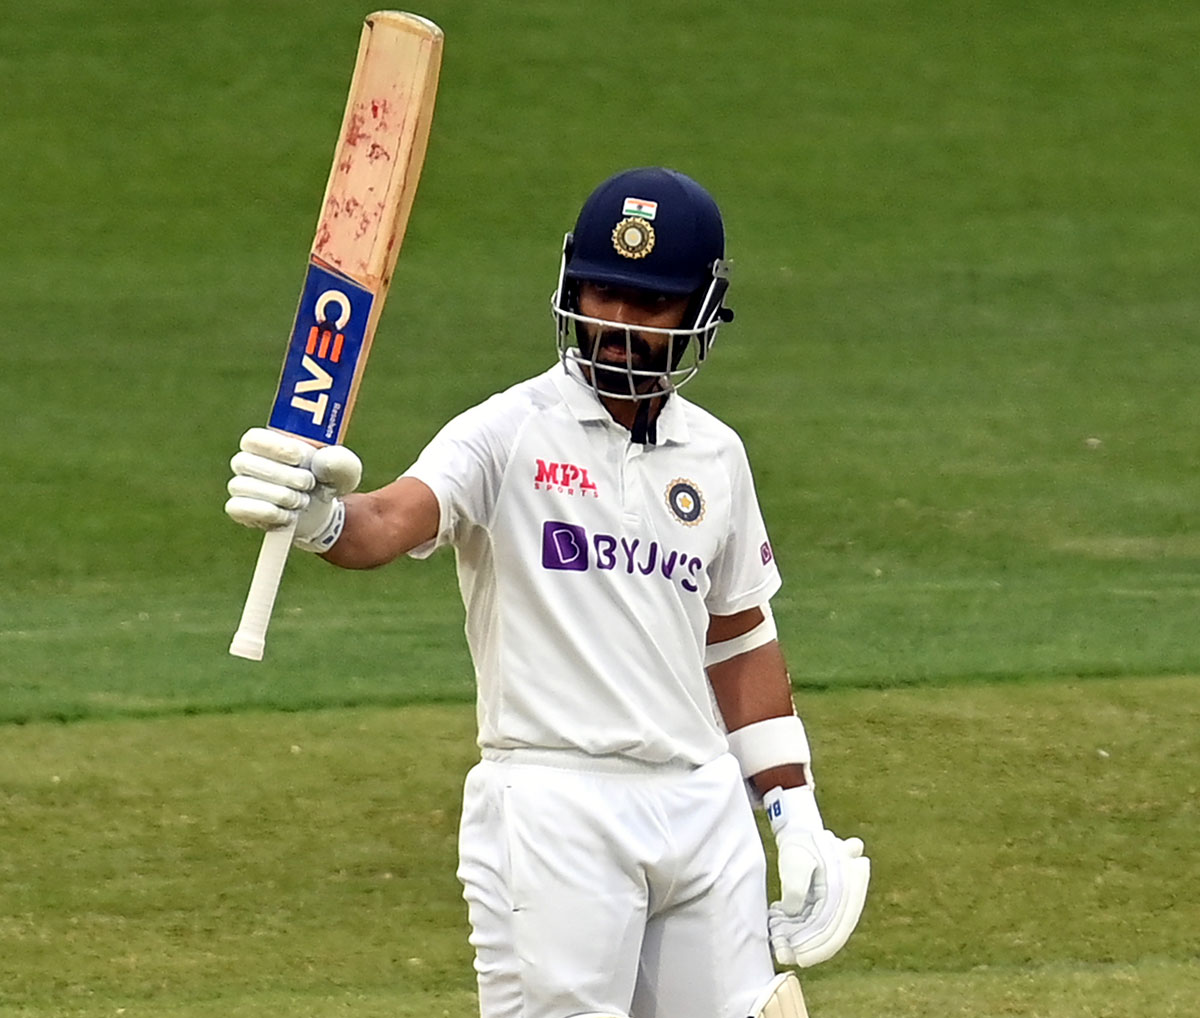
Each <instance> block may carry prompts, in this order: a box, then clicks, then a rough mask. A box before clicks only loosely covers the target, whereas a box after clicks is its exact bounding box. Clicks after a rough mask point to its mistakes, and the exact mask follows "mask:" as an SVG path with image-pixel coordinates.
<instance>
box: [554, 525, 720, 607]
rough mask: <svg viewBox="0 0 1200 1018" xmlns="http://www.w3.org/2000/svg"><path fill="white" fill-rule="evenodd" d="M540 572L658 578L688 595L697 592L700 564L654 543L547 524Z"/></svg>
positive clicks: (695, 559) (700, 562) (681, 553)
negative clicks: (679, 588) (553, 570)
mask: <svg viewBox="0 0 1200 1018" xmlns="http://www.w3.org/2000/svg"><path fill="white" fill-rule="evenodd" d="M542 568H543V569H557V570H566V571H568V572H576V573H583V572H587V571H588V570H589V569H592V568H594V569H597V570H599V571H601V572H609V571H612V572H620V573H625V574H626V575H628V576H660V577H662V578H663V579H665V580H673V581H674V582H676V583H678V584H679V585H680V586H681V587H682V588H683V589H684V590H686V591H688V592H689V593H692V594H694V593H696V592H697V591H698V590H699V589H700V586H699V583H698V582H697V580H698V578H699V577H701V576H703V572H704V562H703V560H702V559H700V558H699V557H698V556H696V555H689V554H686V553H684V552H679V551H669V550H668V549H666V548H663V547H661V546H660V545H659V543H658V542H657V541H649V542H647V543H643V542H642V540H641V538H638V537H635V538H632V539H630V538H627V537H614V536H613V535H612V534H590V535H589V534H588V532H587V531H586V530H585V529H584V528H583V527H580V526H577V525H576V524H574V523H562V522H560V521H558V520H547V521H546V522H545V523H543V524H542Z"/></svg>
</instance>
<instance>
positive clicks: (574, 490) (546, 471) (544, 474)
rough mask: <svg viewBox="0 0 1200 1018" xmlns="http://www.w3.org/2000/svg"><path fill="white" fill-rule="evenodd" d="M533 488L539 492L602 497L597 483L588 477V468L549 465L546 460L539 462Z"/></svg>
mask: <svg viewBox="0 0 1200 1018" xmlns="http://www.w3.org/2000/svg"><path fill="white" fill-rule="evenodd" d="M533 486H534V488H536V489H537V490H538V491H558V492H562V493H564V494H567V495H582V496H584V497H587V496H591V497H592V498H599V497H600V493H599V492H598V491H597V490H596V484H595V482H594V481H592V480H591V479H590V478H589V477H588V472H587V467H577V466H576V465H575V464H574V463H548V462H546V460H538V461H537V472H536V473H535V474H534V475H533Z"/></svg>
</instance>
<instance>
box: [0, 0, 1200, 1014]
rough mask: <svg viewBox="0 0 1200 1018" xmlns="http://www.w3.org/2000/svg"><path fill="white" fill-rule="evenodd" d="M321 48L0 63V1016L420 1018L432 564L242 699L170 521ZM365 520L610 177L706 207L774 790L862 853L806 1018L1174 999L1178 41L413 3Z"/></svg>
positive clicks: (313, 25)
mask: <svg viewBox="0 0 1200 1018" xmlns="http://www.w3.org/2000/svg"><path fill="white" fill-rule="evenodd" d="M365 13H366V8H359V7H355V6H353V5H350V4H347V3H345V2H343V0H336V2H330V3H324V4H319V5H295V4H284V3H280V2H276V0H270V2H237V3H235V2H232V0H193V2H191V3H184V4H179V5H174V6H164V5H162V4H159V3H152V2H149V0H113V2H111V3H107V4H100V5H97V4H85V3H82V2H80V0H46V2H43V3H40V4H38V5H35V6H34V7H31V8H29V9H27V10H25V11H24V12H23V13H22V15H21V17H20V18H19V19H18V18H10V19H6V20H4V22H3V23H2V24H0V90H2V92H3V94H4V96H5V98H6V102H5V107H4V117H3V119H2V120H0V132H2V136H3V138H4V140H5V153H6V158H5V160H3V161H0V229H2V231H3V236H4V238H5V241H6V244H5V247H6V251H7V257H6V258H5V259H4V278H5V281H6V286H7V292H8V295H9V300H8V305H7V306H8V309H9V315H8V317H7V321H8V323H9V329H10V333H11V335H10V338H9V342H8V343H7V344H6V350H7V351H8V353H7V356H6V357H5V359H4V370H3V371H0V400H2V401H3V404H4V406H5V408H6V410H7V413H6V414H5V419H6V428H5V435H4V438H3V441H2V444H0V463H3V465H4V467H5V470H4V476H5V478H6V480H7V489H6V491H5V492H4V497H3V498H0V534H3V535H4V537H5V540H4V541H3V542H0V574H2V575H3V577H4V579H5V581H6V582H5V583H4V589H3V592H2V593H0V807H2V808H0V1014H3V1015H9V1014H11V1015H14V1016H21V1018H50V1016H59V1015H64V1016H74V1015H78V1016H82V1015H88V1016H92V1015H95V1016H101V1015H114V1014H119V1013H120V1014H125V1015H130V1016H133V1015H155V1016H168V1018H200V1016H208V1015H214V1016H215V1015H218V1014H219V1015H221V1016H223V1018H241V1016H250V1015H254V1016H255V1018H266V1016H274V1015H278V1016H281V1018H282V1016H284V1015H287V1016H289V1018H291V1016H303V1015H313V1016H315V1015H329V1014H338V1015H347V1016H354V1018H362V1016H382V1015H385V1014H386V1015H400V1016H406V1015H418V1014H420V1015H428V1014H430V1013H432V1014H434V1015H435V1016H436V1015H445V1016H447V1018H459V1016H466V1015H469V1014H471V1013H472V1012H473V1010H474V1001H473V998H472V993H471V982H472V980H471V974H470V965H469V955H468V953H467V949H466V944H465V923H464V917H463V914H462V908H461V903H460V902H459V900H458V897H457V894H458V891H457V885H456V884H455V882H454V879H453V866H454V860H453V855H454V846H453V834H454V824H455V821H456V813H457V805H458V795H459V786H460V784H461V778H462V774H463V772H464V771H465V769H466V767H467V766H469V763H470V761H471V759H472V758H473V748H472V743H471V710H470V706H469V701H470V696H471V681H470V669H469V662H468V660H467V658H466V654H465V650H464V647H463V641H462V636H461V625H462V614H461V608H460V606H459V604H458V600H457V594H456V591H455V588H454V581H453V569H452V563H451V562H450V561H449V560H448V559H447V558H444V557H441V558H436V559H435V560H434V561H432V562H430V563H421V564H417V563H401V564H397V565H396V566H393V567H389V568H388V569H386V570H383V571H380V572H376V573H371V574H366V575H357V574H345V573H337V572H335V571H334V570H331V569H329V568H328V567H327V566H325V565H324V564H323V563H320V562H317V561H313V560H311V559H306V558H304V557H302V556H299V555H296V556H293V562H292V563H291V564H290V565H289V570H288V575H287V577H286V579H285V583H284V588H283V591H282V593H281V596H280V607H279V610H278V614H277V617H276V620H275V622H274V623H273V626H272V633H271V641H270V643H269V647H268V658H267V660H266V661H264V662H263V663H262V664H260V665H250V664H247V663H246V662H241V661H235V660H233V659H231V658H229V657H228V656H227V655H226V653H225V648H226V646H227V644H228V639H229V636H230V634H231V632H232V629H233V627H234V625H235V623H236V619H237V614H238V611H239V609H240V604H241V600H242V597H243V595H244V592H245V587H246V584H247V583H248V580H249V574H250V569H251V566H252V562H253V557H254V553H255V548H256V540H255V539H254V537H253V536H252V535H249V534H245V533H242V532H240V531H237V530H236V528H234V527H233V526H232V525H231V524H229V523H228V521H227V520H226V519H225V517H224V516H223V514H222V513H221V511H220V504H221V502H222V500H223V486H224V483H225V480H226V472H227V471H226V464H227V460H228V457H229V455H230V454H231V452H232V451H233V449H234V447H235V445H236V441H237V437H238V436H239V435H240V434H241V432H242V431H243V430H244V429H245V428H246V427H247V426H248V425H250V424H255V423H261V422H262V421H263V420H264V419H265V416H266V412H267V409H268V401H269V398H270V395H271V391H272V386H273V384H274V381H275V378H276V375H277V370H278V363H279V359H280V357H281V356H282V350H283V344H284V340H285V336H286V333H287V329H288V326H289V324H290V320H291V315H292V312H293V310H294V306H295V300H296V294H297V291H298V288H299V285H300V281H301V275H302V271H303V264H304V257H305V253H306V251H307V249H308V245H309V242H310V240H311V235H312V230H313V224H314V221H315V215H316V204H317V201H318V199H319V196H320V193H321V188H322V186H323V183H324V179H325V175H326V173H327V170H328V164H329V156H330V153H331V150H332V146H333V138H334V133H335V131H336V126H337V123H338V120H339V117H340V112H341V106H342V103H343V102H344V98H345V88H346V83H347V77H348V74H349V67H350V61H351V59H352V55H353V49H354V41H355V39H356V36H357V31H358V24H359V22H360V20H361V17H362V15H363V14H365ZM421 13H424V14H426V15H427V16H429V17H432V18H433V19H434V20H436V21H438V22H439V23H440V24H441V25H442V26H443V28H444V29H445V30H446V33H447V48H446V58H445V66H444V69H443V86H442V91H441V94H440V96H439V105H438V110H437V114H436V119H435V125H434V132H433V137H432V140H431V144H430V150H429V159H428V162H427V165H426V171H425V176H424V178H423V181H422V185H421V192H420V195H419V197H418V199H417V204H416V208H415V212H414V216H413V220H412V223H411V226H410V229H409V235H408V239H407V241H406V245H405V249H404V252H403V254H402V256H401V261H400V269H399V272H398V275H397V279H396V283H395V286H394V289H393V296H392V297H391V299H390V301H389V307H388V311H387V313H386V314H385V317H384V321H383V326H382V331H381V334H380V337H379V339H378V342H377V345H376V347H375V351H374V353H373V354H372V364H371V370H370V372H368V374H367V377H366V381H365V383H364V386H363V390H362V393H361V397H360V400H359V404H358V408H357V410H356V416H355V420H354V423H353V425H352V427H351V429H350V433H349V442H350V444H351V445H353V446H354V447H355V448H356V450H357V451H358V452H360V454H361V455H362V456H363V458H364V460H365V463H366V471H367V476H366V483H367V484H368V485H377V484H380V483H383V482H385V481H386V480H388V479H390V478H391V477H392V476H394V475H395V474H396V473H399V472H400V471H401V470H402V469H404V467H406V466H407V465H408V463H409V462H410V461H411V460H412V458H413V457H414V456H415V454H416V452H417V451H418V450H419V449H420V448H421V446H422V445H423V443H424V442H425V441H426V440H427V439H428V438H429V437H430V436H431V434H432V433H433V432H434V431H435V430H436V429H437V427H439V426H440V424H441V423H442V422H443V421H444V420H445V419H447V418H448V417H449V416H450V415H452V414H453V413H455V412H456V411H458V410H460V409H462V408H464V407H466V406H467V405H469V404H471V403H472V402H474V401H476V400H477V399H479V398H481V397H483V396H485V395H487V394H488V393H490V392H492V391H494V390H495V389H496V388H498V387H501V386H503V385H506V384H508V382H510V381H515V380H517V379H518V378H521V377H523V376H525V375H527V374H529V373H532V372H534V371H536V370H539V369H540V368H541V367H543V366H544V365H545V364H546V363H548V361H549V359H550V357H551V356H552V350H553V347H552V342H553V341H552V335H551V325H550V320H549V314H548V311H547V304H546V302H547V298H548V296H549V293H550V290H551V289H552V287H553V283H554V277H555V273H556V271H557V264H558V245H559V242H560V240H561V235H562V233H563V232H564V230H565V229H567V228H568V227H569V225H570V223H571V220H572V218H573V215H574V213H575V211H576V208H577V206H578V204H579V202H580V201H581V200H582V198H583V197H584V196H585V195H586V193H587V191H588V190H589V189H590V188H591V186H592V185H593V184H594V183H595V182H596V181H598V180H599V179H601V178H602V177H603V176H605V175H607V174H608V173H610V172H612V171H613V170H615V169H617V168H619V167H622V166H625V165H630V164H636V163H666V164H670V165H674V166H677V167H678V168H680V169H683V170H685V171H688V172H690V173H692V174H693V175H695V176H697V177H698V178H700V179H701V180H703V181H704V182H705V183H706V184H707V185H708V186H709V187H710V188H711V189H712V191H713V192H714V193H715V194H716V196H717V198H718V199H719V200H720V202H721V204H722V206H723V208H724V210H725V213H726V219H727V223H728V231H729V242H730V252H731V254H732V255H733V256H734V259H735V262H736V276H735V282H734V287H733V290H732V293H731V303H732V304H733V305H734V306H735V308H736V310H737V313H738V319H737V322H736V323H735V324H734V325H733V326H732V327H731V328H729V329H728V330H726V331H725V332H723V334H722V338H721V341H720V343H719V345H718V347H717V350H716V352H715V354H714V358H713V361H712V363H711V364H710V365H709V366H708V367H707V368H706V369H705V372H704V373H703V374H702V375H701V377H700V378H699V379H698V380H697V381H696V382H695V383H694V385H693V386H692V388H691V390H690V394H691V395H692V396H693V397H694V398H695V399H697V400H698V401H699V402H701V403H703V404H705V405H706V406H708V407H710V408H712V409H713V410H715V411H716V412H717V413H718V414H719V415H721V416H722V417H724V418H725V419H726V420H728V421H729V422H730V423H731V424H733V425H734V426H736V427H737V428H738V430H739V431H740V432H741V433H742V435H743V436H744V438H745V440H746V443H747V446H748V448H749V450H750V453H751V457H752V461H753V463H754V466H755V472H756V478H757V481H758V487H759V493H760V496H761V500H762V502H763V505H764V511H765V513H766V516H767V519H768V524H769V526H770V529H771V533H772V541H773V545H774V547H775V549H776V553H777V557H778V559H779V561H780V564H781V568H782V569H783V572H784V576H785V586H784V590H783V592H782V593H781V594H780V596H779V598H778V599H777V602H776V614H777V616H778V618H779V620H780V625H781V629H782V631H783V634H784V640H785V644H786V649H787V652H788V656H789V660H790V663H791V670H792V674H793V677H794V679H795V682H796V685H797V688H798V699H799V702H800V703H801V705H802V708H803V711H804V713H805V716H806V718H807V719H808V721H809V724H810V727H811V728H812V729H813V731H814V735H815V739H816V742H817V749H818V753H819V757H820V761H821V763H820V768H821V775H822V781H823V793H822V795H823V800H824V802H825V809H826V813H827V815H829V816H830V817H831V819H832V820H833V821H834V823H835V825H836V826H838V827H839V828H844V829H845V830H847V832H849V831H850V830H855V831H857V832H860V833H862V835H863V836H864V838H865V839H866V840H867V842H868V845H869V847H870V850H871V852H872V855H873V857H874V858H875V860H876V871H875V872H876V876H875V884H874V890H873V896H872V900H871V903H870V905H869V910H868V913H867V915H866V917H865V919H864V922H863V925H862V928H861V930H860V932H859V933H858V934H857V935H856V938H855V940H854V941H853V942H852V945H851V947H850V948H849V949H848V950H847V951H846V952H845V953H844V954H843V955H842V956H841V957H839V958H838V959H835V960H834V961H832V962H830V963H829V964H828V965H826V966H823V967H821V968H819V969H817V970H816V971H814V972H812V973H811V974H809V975H808V976H807V986H808V993H809V996H810V997H811V999H812V1003H813V1012H814V1018H836V1016H838V1015H845V1016H850V1015H885V1014H886V1015H888V1016H899V1018H916V1016H922V1018H926V1016H927V1018H934V1016H937V1018H942V1016H946V1015H958V1016H962V1018H984V1016H1001V1015H1002V1016H1021V1018H1077V1016H1084V1015H1086V1016H1112V1018H1116V1016H1118V1015H1121V1016H1124V1015H1127V1014H1131V1013H1136V1014H1138V1015H1140V1016H1144V1018H1158V1016H1175V1015H1179V1016H1183V1015H1191V1014H1194V1013H1195V1001H1196V1000H1198V999H1200V933H1198V931H1200V912H1198V905H1197V903H1198V902H1200V884H1198V879H1200V878H1198V877H1197V875H1196V872H1195V870H1196V867H1195V866H1194V855H1195V844H1196V843H1197V840H1198V839H1200V818H1198V817H1197V807H1196V802H1197V789H1198V786H1200V752H1198V750H1200V739H1198V736H1197V733H1198V732H1200V725H1198V722H1200V717H1198V707H1197V696H1196V692H1195V690H1196V684H1197V678H1196V677H1197V676H1198V675H1200V637H1198V636H1197V633H1198V631H1200V627H1198V625H1197V621H1198V617H1200V509H1198V507H1200V442H1198V441H1197V437H1196V411H1195V407H1196V399H1197V393H1198V392H1200V356H1198V354H1197V350H1198V349H1200V344H1198V340H1200V330H1198V326H1197V323H1198V322H1200V295H1198V291H1197V288H1196V282H1195V281H1196V279H1197V278H1200V246H1198V245H1197V243H1196V238H1197V236H1198V235H1200V230H1198V227H1200V191H1197V189H1196V187H1195V180H1194V178H1195V167H1196V166H1197V165H1198V164H1200V113H1197V110H1196V103H1195V96H1196V95H1197V94H1200V64H1198V63H1197V62H1196V60H1195V53H1194V48H1195V47H1194V39H1195V38H1196V37H1197V32H1198V31H1200V11H1198V10H1193V9H1192V8H1190V7H1187V6H1185V5H1181V4H1174V3H1169V2H1167V0H1158V2H1133V3H1129V2H1125V3H1121V4H1118V3H1114V2H1110V0H1092V2H1087V3H1085V2H1083V0H1051V2H1048V3H1046V4H1042V5H1023V4H1005V5H1001V4H983V5H964V6H961V7H948V6H946V5H941V4H936V3H933V2H931V0H897V2H892V3H887V4H876V3H866V2H863V0H849V2H842V3H836V4H835V3H827V2H816V3H810V4H804V5H802V6H800V7H795V8H793V7H789V6H787V5H774V6H767V5H757V4H724V3H717V2H715V0H698V2H696V3H693V4H690V5H688V6H687V8H686V9H685V8H681V7H679V5H676V4H672V3H667V2H665V0H644V2H641V3H638V4H633V3H629V2H624V0H617V2H614V3H607V4H603V5H568V4H558V3H549V2H545V0H513V2H511V3H507V4H503V5H501V4H494V3H486V2H483V0H460V2H455V3H450V2H440V0H435V2H432V3H431V5H430V6H428V7H425V8H422V10H421Z"/></svg>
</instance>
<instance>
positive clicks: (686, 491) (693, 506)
mask: <svg viewBox="0 0 1200 1018" xmlns="http://www.w3.org/2000/svg"><path fill="white" fill-rule="evenodd" d="M667 508H668V509H670V510H671V515H672V516H674V517H675V519H677V520H678V521H679V522H680V523H682V524H683V525H684V526H685V527H694V526H696V524H697V523H699V522H700V521H701V520H702V519H704V496H703V495H701V494H700V489H699V488H698V487H696V485H695V484H693V483H692V482H691V481H689V480H687V479H686V478H683V477H676V478H675V480H673V481H672V482H671V483H670V484H668V485H667Z"/></svg>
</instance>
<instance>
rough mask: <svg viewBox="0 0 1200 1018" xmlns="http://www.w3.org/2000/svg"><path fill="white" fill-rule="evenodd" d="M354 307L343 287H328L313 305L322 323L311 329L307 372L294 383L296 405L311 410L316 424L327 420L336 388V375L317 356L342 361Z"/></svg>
mask: <svg viewBox="0 0 1200 1018" xmlns="http://www.w3.org/2000/svg"><path fill="white" fill-rule="evenodd" d="M353 310H354V307H353V305H352V304H351V303H350V298H349V297H347V296H346V295H345V294H344V293H342V292H341V291H340V290H326V291H325V292H324V293H323V294H321V295H320V296H319V297H317V301H316V304H315V305H314V307H313V313H314V314H315V316H316V319H317V321H318V322H319V323H320V324H318V325H314V326H312V327H311V328H310V329H309V330H308V338H307V339H306V340H305V342H304V355H303V357H302V358H301V361H300V364H301V366H302V368H303V369H304V374H303V376H302V377H300V378H298V379H297V380H296V382H295V384H293V386H292V407H293V409H296V410H300V411H302V412H304V413H306V414H311V415H312V422H313V424H317V425H322V424H324V423H325V409H326V407H327V406H328V405H329V390H330V389H332V388H333V375H331V374H330V373H329V372H328V371H326V370H325V369H324V368H323V367H322V366H321V365H320V364H318V363H317V359H318V358H319V359H320V360H328V361H329V362H330V363H331V364H337V363H338V362H339V361H341V359H342V346H343V344H344V343H345V342H346V336H345V334H344V333H343V332H342V331H341V330H342V329H344V328H345V327H346V324H347V323H348V322H349V321H350V315H351V313H352V312H353ZM335 329H336V330H337V331H336V332H335V331H334V330H335Z"/></svg>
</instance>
